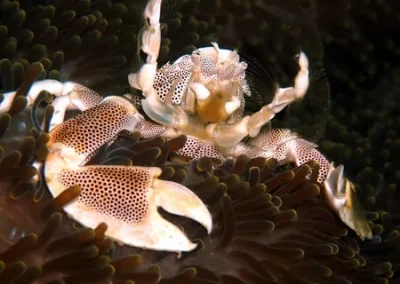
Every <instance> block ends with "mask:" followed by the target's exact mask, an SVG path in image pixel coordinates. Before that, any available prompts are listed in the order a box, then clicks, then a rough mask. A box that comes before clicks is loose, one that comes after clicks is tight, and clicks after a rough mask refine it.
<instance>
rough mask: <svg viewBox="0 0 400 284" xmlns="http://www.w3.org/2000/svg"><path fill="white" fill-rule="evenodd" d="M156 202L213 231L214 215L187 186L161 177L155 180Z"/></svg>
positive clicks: (208, 230) (169, 210) (209, 231)
mask: <svg viewBox="0 0 400 284" xmlns="http://www.w3.org/2000/svg"><path fill="white" fill-rule="evenodd" d="M153 186H154V189H155V191H156V203H157V205H158V206H161V207H162V208H163V209H165V210H166V211H168V212H169V213H172V214H176V215H180V216H184V217H187V218H190V219H193V220H195V221H197V222H198V223H200V224H201V225H202V226H203V227H204V228H205V229H206V230H207V232H208V233H211V231H212V217H211V214H210V212H209V210H208V209H207V207H206V205H205V204H204V203H203V202H202V201H201V199H200V198H198V197H197V195H196V194H194V193H193V192H192V191H190V190H189V189H188V188H186V187H185V186H183V185H181V184H179V183H175V182H171V181H165V180H160V179H155V180H154V182H153Z"/></svg>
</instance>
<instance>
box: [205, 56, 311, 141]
mask: <svg viewBox="0 0 400 284" xmlns="http://www.w3.org/2000/svg"><path fill="white" fill-rule="evenodd" d="M299 66H300V70H299V72H298V74H297V76H296V78H295V81H294V82H295V83H294V87H289V88H278V89H277V91H276V93H275V96H274V99H273V101H272V102H271V103H270V104H268V105H266V106H264V107H263V108H261V110H259V111H258V112H256V113H254V114H252V115H251V116H246V117H244V118H242V120H240V121H238V122H236V123H233V124H229V125H226V124H212V125H210V126H209V127H208V133H209V135H210V136H211V137H214V138H215V141H216V144H217V145H219V146H222V147H234V146H236V145H237V144H238V143H239V142H240V141H241V140H242V139H243V138H244V137H246V136H247V135H248V136H250V137H255V136H257V135H258V133H259V132H260V130H261V128H262V127H263V126H264V125H265V124H266V123H268V122H269V121H270V120H271V119H272V118H274V116H275V114H277V113H278V112H280V111H281V110H282V109H284V108H285V107H286V106H287V105H289V104H291V103H292V102H294V101H295V100H299V99H301V98H303V97H304V95H305V94H306V92H307V89H308V85H309V77H308V75H309V71H308V59H307V56H306V55H305V54H304V53H303V52H301V53H300V55H299Z"/></svg>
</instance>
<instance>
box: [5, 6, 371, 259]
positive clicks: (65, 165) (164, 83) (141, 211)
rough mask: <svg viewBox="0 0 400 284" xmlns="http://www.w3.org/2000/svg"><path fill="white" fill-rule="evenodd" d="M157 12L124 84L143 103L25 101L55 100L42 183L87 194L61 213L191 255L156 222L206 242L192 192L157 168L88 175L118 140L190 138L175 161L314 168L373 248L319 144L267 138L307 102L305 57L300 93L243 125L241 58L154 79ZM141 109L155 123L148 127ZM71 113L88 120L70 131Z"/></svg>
mask: <svg viewBox="0 0 400 284" xmlns="http://www.w3.org/2000/svg"><path fill="white" fill-rule="evenodd" d="M160 10H161V0H150V1H149V3H148V4H147V6H146V9H145V12H144V16H145V18H146V20H147V24H146V29H145V32H144V33H143V38H142V42H143V46H142V50H143V52H144V53H145V54H147V58H146V62H145V64H144V65H143V67H142V68H141V69H140V70H139V71H138V72H137V73H133V74H130V75H129V77H128V79H129V83H130V85H131V87H133V88H136V89H139V90H141V91H142V94H143V97H144V98H143V99H141V100H138V99H137V97H134V98H133V100H134V102H135V100H136V103H135V104H133V103H132V102H131V101H129V100H127V99H126V98H124V97H115V96H110V97H106V98H103V97H101V96H99V95H98V94H96V93H95V92H94V91H92V90H90V89H88V88H86V87H84V86H81V85H79V84H75V83H73V82H66V83H61V82H57V81H54V80H44V81H39V82H36V83H34V84H33V86H32V88H31V89H30V91H29V93H28V101H29V102H30V103H31V104H32V103H33V101H34V100H35V98H36V97H37V96H38V95H39V93H40V91H41V90H48V91H50V92H51V93H53V94H54V95H55V99H54V101H53V105H54V107H55V112H54V115H53V117H52V121H51V124H50V128H51V131H50V141H49V144H48V147H49V150H50V154H49V155H48V157H47V159H46V162H45V163H46V170H45V178H46V182H47V185H48V188H49V190H50V192H51V194H52V195H53V196H54V197H56V196H58V195H59V194H61V193H62V192H63V191H64V190H65V189H67V188H68V187H70V186H73V185H76V184H77V185H79V186H80V187H81V188H82V193H81V195H80V196H79V197H78V198H77V199H76V200H75V201H73V202H71V203H70V204H69V205H67V206H66V207H65V211H66V212H67V213H68V214H69V215H70V216H71V217H72V218H74V219H75V220H77V221H78V222H80V223H82V224H84V225H85V226H88V227H91V228H94V227H96V226H97V225H98V224H100V223H101V222H106V223H107V224H108V227H109V229H108V231H107V233H106V234H107V235H108V236H109V237H111V238H114V239H116V240H118V241H120V242H122V243H126V244H129V245H132V246H138V247H143V248H148V249H154V250H166V251H176V252H180V251H189V250H192V249H194V248H195V247H196V245H195V244H193V243H192V242H191V241H190V240H189V239H188V238H187V237H186V236H185V234H184V233H183V232H182V231H181V230H180V229H179V228H177V227H176V226H175V225H173V224H172V223H170V222H168V221H166V220H164V219H163V218H162V217H161V216H160V215H159V213H158V212H157V208H158V207H160V206H161V207H163V208H164V209H165V210H167V211H169V212H170V213H173V214H178V215H181V216H186V217H188V218H191V219H193V220H196V221H197V222H199V223H200V224H201V225H203V226H204V227H205V228H206V230H207V231H208V233H210V232H211V230H212V217H211V215H210V213H209V211H208V209H207V207H206V206H205V205H204V203H203V202H202V201H201V200H200V199H199V198H198V197H197V196H196V195H195V194H194V193H192V192H191V191H190V190H189V189H188V188H186V187H185V186H182V185H180V184H178V183H174V182H169V181H164V180H161V179H159V176H160V174H161V170H160V169H159V168H150V167H135V166H85V163H86V162H87V161H88V159H89V158H90V157H91V156H92V155H93V154H94V153H95V152H96V151H97V150H98V149H99V148H100V147H101V146H102V145H103V144H105V143H112V142H113V141H114V140H115V139H116V136H117V135H118V133H119V132H120V131H122V130H127V131H139V132H140V133H141V135H142V137H145V138H148V137H154V136H158V135H164V136H166V137H167V138H172V137H174V136H177V135H180V134H184V135H186V136H187V142H186V144H185V146H184V147H183V148H181V149H179V150H178V154H180V155H182V156H185V157H188V158H190V159H193V158H200V157H204V156H209V157H217V158H221V159H225V158H231V157H233V158H234V157H236V156H239V155H242V154H246V155H248V156H250V157H259V156H262V157H266V158H275V159H277V160H278V161H279V162H280V163H286V162H293V163H295V164H297V165H300V164H302V163H305V162H307V161H309V160H313V159H314V160H317V162H319V164H320V173H319V177H318V181H319V182H320V183H321V184H322V185H323V188H324V191H325V194H324V196H325V198H326V200H327V203H328V204H329V205H330V206H331V208H332V209H333V210H334V211H336V212H337V213H338V215H339V217H340V218H341V219H342V221H343V222H345V223H346V224H347V225H348V226H349V227H350V228H352V229H353V230H354V231H355V232H356V233H357V234H358V235H359V236H360V237H361V238H362V239H364V238H370V237H371V229H370V227H369V224H368V222H367V221H366V219H365V216H363V211H362V210H361V209H360V208H359V207H357V206H354V204H356V201H357V199H356V196H355V194H354V188H353V187H352V184H351V182H350V181H349V180H348V179H346V178H345V177H344V176H343V167H342V166H338V167H334V166H333V164H332V163H330V162H329V161H328V160H327V159H326V158H325V157H324V156H323V155H322V154H321V153H320V152H319V151H318V150H317V149H316V145H315V144H313V143H310V142H308V141H306V140H304V139H301V138H300V137H298V136H297V135H296V134H294V133H291V132H290V131H289V130H281V129H273V130H271V131H265V130H263V126H264V125H265V124H266V123H268V122H269V121H270V120H271V119H272V118H273V117H274V116H275V114H276V113H278V112H279V111H281V110H282V109H283V108H285V107H286V106H287V105H289V104H290V103H291V102H293V101H294V100H297V99H301V98H302V97H303V96H304V95H305V93H306V91H307V88H308V85H309V78H308V75H309V74H308V59H307V57H306V55H305V54H304V53H302V52H301V53H300V54H299V55H298V63H299V72H298V74H297V76H296V78H295V80H294V86H293V87H289V88H279V87H277V88H276V93H275V95H274V98H273V100H272V102H271V103H269V104H268V105H266V106H264V107H262V108H261V109H260V110H259V111H258V112H256V113H254V114H252V115H249V116H245V115H244V109H245V105H244V102H245V100H244V96H251V91H250V87H249V85H248V83H247V81H246V69H247V63H246V62H242V61H240V57H239V55H238V53H237V52H236V51H234V50H228V49H221V48H219V46H218V44H216V43H212V46H210V47H204V48H200V49H197V50H195V51H194V52H193V53H192V54H191V55H184V56H182V57H180V58H178V59H177V60H176V61H175V62H174V63H172V64H171V63H167V64H166V65H164V66H162V67H161V68H159V69H157V59H158V53H159V49H160V42H161V32H160V22H159V18H160ZM4 96H5V100H4V102H3V103H2V104H1V105H0V111H7V109H8V108H9V106H10V104H11V102H12V99H13V96H15V92H10V93H8V94H4ZM130 97H131V96H130ZM131 98H132V97H131ZM138 105H141V106H142V108H143V110H144V112H145V113H146V114H147V116H148V117H149V118H150V119H151V120H146V121H145V120H144V119H143V116H142V115H141V114H139V112H138V111H137V106H138ZM67 109H78V110H80V111H82V113H81V114H79V115H78V116H75V117H72V118H71V119H69V120H66V121H65V122H64V115H65V112H66V110H67ZM245 137H250V140H249V141H248V142H246V143H244V142H242V141H243V138H245Z"/></svg>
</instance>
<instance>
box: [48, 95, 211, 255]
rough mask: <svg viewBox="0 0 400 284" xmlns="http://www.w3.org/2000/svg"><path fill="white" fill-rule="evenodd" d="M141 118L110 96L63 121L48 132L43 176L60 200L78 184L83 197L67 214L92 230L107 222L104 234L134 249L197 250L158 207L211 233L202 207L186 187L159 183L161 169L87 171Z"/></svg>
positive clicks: (94, 169) (121, 168) (65, 208)
mask: <svg viewBox="0 0 400 284" xmlns="http://www.w3.org/2000/svg"><path fill="white" fill-rule="evenodd" d="M141 120H142V116H141V115H140V114H139V113H138V112H137V111H136V109H135V107H134V106H133V105H132V104H130V103H128V101H127V100H126V99H124V98H122V97H107V98H105V99H104V100H103V101H102V102H101V103H100V104H99V105H97V106H95V107H93V108H90V109H88V110H86V111H84V112H83V113H81V114H79V115H77V116H75V117H73V118H71V119H69V120H67V121H65V122H64V123H63V124H61V125H59V126H57V127H56V128H55V129H54V130H53V131H51V132H50V141H49V144H48V148H49V150H50V153H49V155H48V157H47V159H46V168H45V177H46V182H47V185H48V187H49V190H50V192H51V194H52V195H53V196H54V197H56V196H58V195H59V194H60V193H61V192H63V191H64V190H65V189H67V188H68V187H70V186H73V185H79V186H80V187H81V189H82V191H81V195H80V196H79V197H78V198H77V199H76V200H74V201H72V202H71V203H70V204H68V205H67V206H65V207H64V210H65V211H66V212H67V213H68V214H69V215H70V216H71V217H72V218H74V219H75V220H76V221H78V222H80V223H82V224H83V225H85V226H88V227H90V228H95V227H96V226H98V225H99V224H100V223H102V222H106V223H107V226H108V230H107V232H106V235H107V236H108V237H110V238H113V239H116V240H118V241H119V242H121V243H125V244H128V245H132V246H137V247H142V248H147V249H154V250H164V251H174V252H181V251H190V250H192V249H194V248H195V247H196V244H194V243H192V242H191V241H190V240H189V239H188V238H187V237H186V236H185V234H184V233H183V232H182V231H181V230H180V229H179V228H177V227H176V226H175V225H173V224H171V223H169V222H168V221H166V220H164V219H163V218H162V217H161V216H160V215H159V213H158V212H157V208H158V207H159V206H161V207H163V208H164V209H165V210H167V211H169V212H171V213H173V214H178V215H181V216H186V217H189V218H191V219H193V220H196V221H197V222H199V223H200V224H202V225H203V226H204V227H205V228H206V230H207V231H208V232H210V231H211V228H212V218H211V215H210V213H209V211H208V209H207V208H206V206H205V205H204V204H203V202H202V201H201V200H200V199H199V198H198V197H197V196H196V195H195V194H194V193H192V192H191V191H190V190H189V189H188V188H186V187H184V186H183V185H180V184H177V183H174V182H169V181H163V180H160V179H158V177H159V176H160V174H161V169H159V168H152V167H135V166H84V167H82V164H83V163H84V161H85V159H86V157H87V156H89V155H91V154H92V153H93V152H94V151H96V150H97V149H98V148H99V147H100V146H101V145H103V144H104V143H107V142H109V141H111V140H113V138H114V137H115V136H116V135H117V134H118V133H119V132H120V131H122V130H128V131H132V130H133V129H136V126H137V124H138V122H141Z"/></svg>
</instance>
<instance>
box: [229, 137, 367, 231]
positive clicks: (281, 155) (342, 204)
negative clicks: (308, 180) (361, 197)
mask: <svg viewBox="0 0 400 284" xmlns="http://www.w3.org/2000/svg"><path fill="white" fill-rule="evenodd" d="M249 144H250V146H249V147H245V146H243V145H242V146H241V147H238V149H239V151H240V152H244V153H247V154H249V155H250V156H261V157H266V158H275V159H277V160H278V161H279V162H280V163H282V164H283V163H288V162H293V163H295V164H296V165H301V164H303V163H305V162H307V161H310V160H315V161H317V162H318V163H319V166H320V171H319V175H318V182H319V183H321V184H322V185H323V186H324V197H325V199H326V201H327V203H328V205H329V206H330V207H331V209H332V210H334V211H335V212H337V213H338V215H339V217H340V219H341V220H342V221H343V222H344V223H345V224H346V225H347V226H349V227H350V228H351V229H353V230H354V231H355V232H356V233H357V234H358V236H359V237H360V238H361V239H365V238H367V239H370V238H372V231H371V227H370V225H369V223H368V221H367V220H366V217H365V214H364V212H363V210H362V208H361V206H360V204H359V201H358V199H357V196H356V194H355V190H354V185H353V184H352V183H351V182H350V181H349V180H348V179H347V178H346V177H344V175H343V166H342V165H340V166H338V167H336V168H335V167H334V166H333V163H330V162H329V161H328V160H327V159H326V158H325V157H324V156H323V155H322V154H321V153H320V152H319V151H318V150H317V149H316V147H317V145H315V144H313V143H310V142H308V141H306V140H304V139H301V138H299V137H298V136H297V135H295V134H293V133H291V132H290V130H283V129H273V130H271V131H269V132H261V133H260V134H259V136H257V137H256V138H254V139H252V140H251V141H250V142H249ZM237 154H238V153H237Z"/></svg>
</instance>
